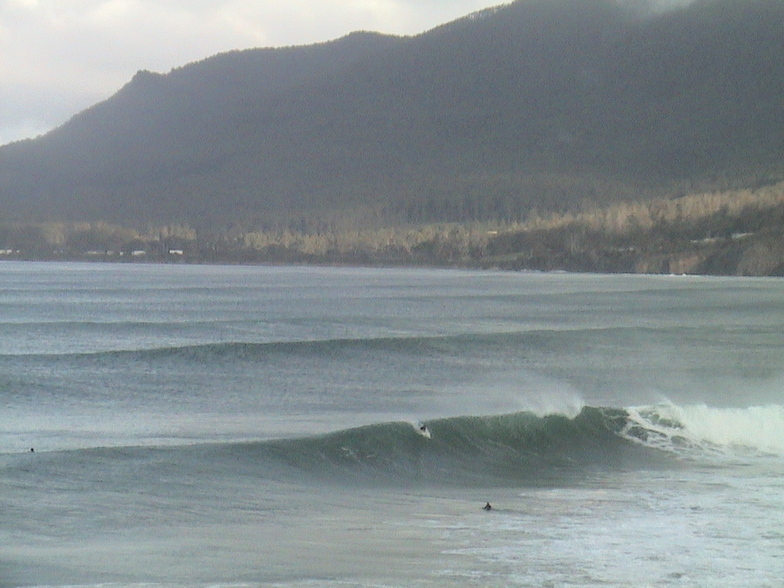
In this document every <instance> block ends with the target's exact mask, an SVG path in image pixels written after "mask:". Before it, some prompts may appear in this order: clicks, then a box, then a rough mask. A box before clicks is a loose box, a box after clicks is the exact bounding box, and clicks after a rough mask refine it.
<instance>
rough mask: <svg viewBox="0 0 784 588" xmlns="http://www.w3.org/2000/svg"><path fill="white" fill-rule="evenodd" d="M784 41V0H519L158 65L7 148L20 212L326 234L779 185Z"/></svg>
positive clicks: (0, 163)
mask: <svg viewBox="0 0 784 588" xmlns="http://www.w3.org/2000/svg"><path fill="white" fill-rule="evenodd" d="M783 40H784V2H781V1H780V0H696V1H695V2H693V3H692V4H690V5H689V6H688V7H685V8H681V9H677V10H673V11H669V12H666V13H663V14H649V15H642V14H641V13H639V12H636V11H634V10H632V9H631V8H629V6H628V5H626V4H623V3H619V2H617V1H614V0H591V1H584V0H518V1H517V2H513V3H512V4H510V5H506V6H502V7H499V8H497V9H492V10H487V11H483V12H480V13H476V14H473V15H470V16H468V17H466V18H463V19H460V20H458V21H455V22H452V23H448V24H446V25H443V26H441V27H438V28H436V29H434V30H432V31H429V32H427V33H424V34H421V35H418V36H415V37H403V38H398V37H389V36H383V35H378V34H373V33H354V34H352V35H349V36H347V37H345V38H342V39H339V40H336V41H333V42H330V43H324V44H318V45H312V46H305V47H290V48H281V49H255V50H248V51H236V52H230V53H226V54H221V55H217V56H214V57H211V58H208V59H205V60H204V61H201V62H198V63H193V64H189V65H186V66H184V67H181V68H178V69H175V70H173V71H171V72H169V73H167V74H156V73H151V72H139V73H138V74H137V75H136V76H135V77H134V78H133V79H132V80H131V81H130V82H129V83H128V84H127V85H126V86H125V87H123V88H122V89H121V90H120V91H119V92H117V94H115V95H114V96H113V97H111V98H110V99H109V100H107V101H105V102H102V103H100V104H97V105H95V106H93V107H92V108H89V109H87V110H85V111H84V112H81V113H79V114H77V115H76V116H74V117H73V118H72V119H71V120H70V121H69V122H67V123H66V124H65V125H63V126H62V127H60V128H58V129H55V130H54V131H52V132H50V133H48V134H46V135H44V136H42V137H40V138H37V139H34V140H27V141H21V142H18V143H14V144H11V145H7V146H4V147H2V148H0V217H2V219H4V220H5V221H57V220H67V221H96V220H102V221H108V222H113V223H119V224H124V225H126V226H142V225H144V224H145V223H157V224H159V225H160V224H169V223H187V224H189V225H191V226H194V227H197V228H199V229H208V228H210V227H225V226H229V225H235V226H236V225H241V226H243V227H244V228H246V229H253V228H269V227H279V226H295V227H296V228H298V229H300V230H303V229H304V230H312V231H314V232H316V231H319V230H323V229H324V228H330V227H334V226H335V225H336V224H341V223H342V224H355V225H363V226H369V225H376V226H383V225H393V224H404V223H419V222H435V221H461V222H466V221H472V220H484V219H496V220H506V221H515V220H520V219H524V218H526V217H527V216H528V215H529V213H530V212H531V210H533V209H536V210H538V211H539V212H541V211H548V210H561V211H563V210H566V209H569V208H575V207H581V206H585V202H590V203H591V204H593V205H602V204H607V203H610V202H613V201H620V200H628V199H638V200H639V199H643V198H646V197H652V196H659V195H662V194H666V193H673V191H677V190H687V189H690V188H706V187H710V186H712V185H721V187H722V188H731V187H738V186H740V185H743V184H744V183H748V182H752V181H754V182H757V183H765V182H768V181H772V180H774V179H778V178H779V177H780V173H781V171H782V169H783V168H784V166H782V165H781V164H782V163H784V45H783V43H784V41H783Z"/></svg>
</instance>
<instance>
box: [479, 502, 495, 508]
mask: <svg viewBox="0 0 784 588" xmlns="http://www.w3.org/2000/svg"><path fill="white" fill-rule="evenodd" d="M482 508H483V509H484V510H493V507H492V506H491V505H490V503H489V502H488V503H487V504H485V505H484V506H483V507H482Z"/></svg>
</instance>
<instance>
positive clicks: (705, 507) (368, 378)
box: [0, 262, 784, 588]
mask: <svg viewBox="0 0 784 588" xmlns="http://www.w3.org/2000/svg"><path fill="white" fill-rule="evenodd" d="M783 385H784V281H782V280H780V279H777V278H764V279H760V278H755V279H747V278H729V277H727V278H724V277H696V276H633V275H577V274H566V273H507V272H494V271H467V270H434V269H403V268H396V269H380V268H312V267H263V266H217V265H215V266H198V265H179V264H169V265H154V264H97V263H96V264H89V263H87V264H80V263H32V262H31V263H26V262H2V263H0V588H12V587H29V586H39V587H65V586H82V587H99V586H100V587H112V588H119V587H134V588H141V587H156V588H157V587H160V588H179V587H186V586H192V587H197V588H208V587H218V586H220V587H236V588H245V587H257V586H258V587H260V586H280V587H313V586H327V587H329V586H335V587H337V586H340V587H345V586H419V587H435V586H521V587H522V586H530V587H534V586H536V587H539V586H552V587H556V586H557V587H572V586H581V587H619V588H620V587H632V586H633V587H636V586H640V587H642V586H673V587H707V586H711V587H712V586H728V587H736V586H737V587H744V588H746V587H776V586H781V577H782V576H783V575H784V388H783ZM423 427H424V429H423ZM486 503H490V504H491V505H492V508H491V509H490V510H485V509H484V508H483V507H484V506H485V504H486Z"/></svg>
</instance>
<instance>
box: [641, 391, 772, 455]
mask: <svg viewBox="0 0 784 588" xmlns="http://www.w3.org/2000/svg"><path fill="white" fill-rule="evenodd" d="M628 412H629V415H630V422H631V423H632V426H634V425H637V426H639V427H642V428H644V429H645V430H646V431H648V432H649V434H650V435H649V437H648V439H646V440H645V442H646V443H648V444H650V445H655V446H658V447H660V448H664V447H665V446H666V445H669V446H670V447H683V446H685V445H692V446H693V445H698V446H702V447H705V446H707V445H710V446H712V447H714V448H726V449H732V448H743V449H747V450H756V451H761V452H764V453H772V454H777V455H784V406H780V405H768V406H751V407H748V408H714V407H710V406H707V405H705V404H698V405H690V406H678V405H676V404H672V403H665V404H659V405H656V406H648V407H636V408H630V409H628ZM628 432H629V431H627V433H628Z"/></svg>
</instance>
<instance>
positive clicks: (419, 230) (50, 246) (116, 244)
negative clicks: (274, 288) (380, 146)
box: [0, 182, 784, 276]
mask: <svg viewBox="0 0 784 588" xmlns="http://www.w3.org/2000/svg"><path fill="white" fill-rule="evenodd" d="M0 254H2V256H3V257H4V258H8V259H80V260H85V259H88V260H89V259H92V260H109V261H128V262H140V261H158V262H160V261H166V262H191V263H196V262H224V263H313V264H366V265H396V264H406V265H428V266H452V267H454V266H460V267H481V268H504V269H518V270H519V269H527V270H570V271H590V272H638V273H699V274H725V275H748V276H753V275H784V182H779V183H775V184H771V185H768V186H764V187H759V188H757V189H753V190H752V189H748V190H740V191H728V192H711V193H700V194H691V195H687V196H683V197H680V198H674V199H654V200H650V201H647V202H636V203H628V202H626V203H620V204H616V205H611V206H607V207H594V208H591V209H590V210H588V209H586V210H584V211H582V212H579V213H571V212H570V213H564V214H551V215H547V216H538V215H532V216H531V217H530V218H529V219H527V220H526V221H524V222H515V223H471V224H458V223H439V224H427V225H419V226H408V227H400V226H398V227H388V228H378V229H367V230H335V229H334V228H333V229H331V230H323V231H315V232H307V231H296V230H291V229H284V230H276V231H251V232H243V231H239V230H234V231H227V232H224V233H220V234H216V233H211V234H201V233H199V232H197V231H196V230H195V229H193V228H190V227H187V226H167V227H161V228H155V229H153V228H148V229H147V230H145V231H135V230H132V229H128V228H123V227H120V226H116V225H110V224H106V223H77V224H64V223H38V224H9V225H0Z"/></svg>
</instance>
